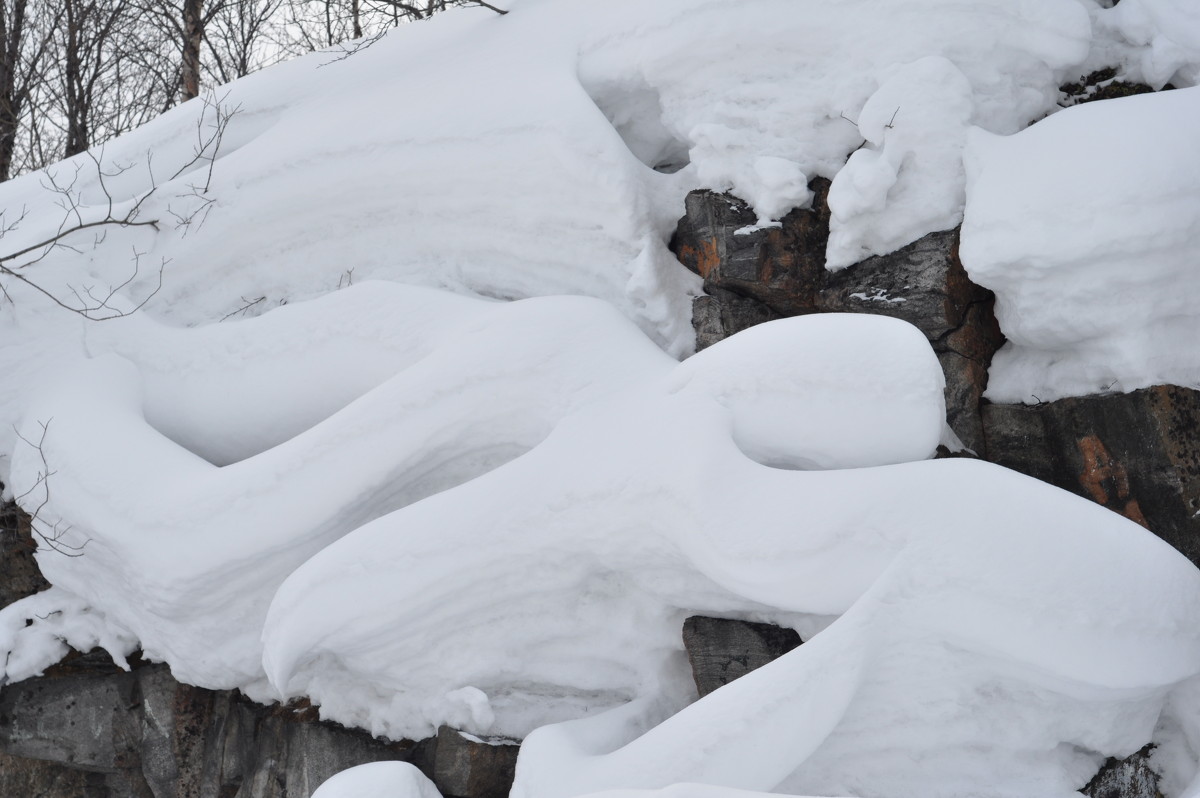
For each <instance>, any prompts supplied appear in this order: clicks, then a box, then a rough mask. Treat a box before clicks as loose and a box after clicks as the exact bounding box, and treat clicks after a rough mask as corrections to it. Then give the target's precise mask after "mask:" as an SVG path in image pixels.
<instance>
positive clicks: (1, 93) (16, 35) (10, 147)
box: [0, 0, 25, 180]
mask: <svg viewBox="0 0 1200 798" xmlns="http://www.w3.org/2000/svg"><path fill="white" fill-rule="evenodd" d="M24 26H25V0H17V2H15V3H14V4H13V9H12V19H11V20H10V19H9V17H8V8H7V7H6V6H5V5H4V4H2V3H0V46H2V47H3V48H4V52H3V54H2V55H0V180H8V178H9V176H10V175H11V173H12V160H13V152H14V150H16V146H17V120H18V119H19V118H20V115H21V108H20V106H19V104H18V100H17V96H16V87H17V85H16V84H17V70H18V69H20V63H19V59H20V57H21V38H22V34H23V33H24V31H23V30H22V29H23V28H24Z"/></svg>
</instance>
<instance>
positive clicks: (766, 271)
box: [671, 178, 829, 335]
mask: <svg viewBox="0 0 1200 798" xmlns="http://www.w3.org/2000/svg"><path fill="white" fill-rule="evenodd" d="M810 188H811V189H812V191H813V193H814V197H813V203H812V206H813V210H801V209H796V210H793V211H792V212H790V213H789V214H788V215H787V216H785V217H784V218H783V219H782V220H781V221H780V225H779V226H778V227H767V228H756V229H751V228H753V226H754V224H755V223H756V221H757V216H756V215H755V213H754V211H753V210H751V209H750V206H748V205H747V204H746V203H745V202H743V201H742V200H740V199H738V198H737V197H734V196H732V195H730V194H715V193H713V192H711V191H693V192H691V193H690V194H688V196H687V199H686V201H685V207H686V213H685V214H684V217H683V218H682V219H680V220H679V226H678V227H677V228H676V231H675V235H674V237H673V238H672V240H671V249H672V250H673V251H674V252H675V254H676V256H677V257H678V258H679V260H680V262H681V263H683V264H684V265H685V266H687V267H688V268H689V269H691V270H692V271H694V272H696V273H697V274H699V275H700V276H701V277H703V278H704V287H705V290H707V291H709V292H710V293H711V290H712V289H714V288H719V289H723V290H726V291H729V292H732V293H734V294H737V295H740V296H744V297H750V298H751V299H754V300H757V301H758V302H759V303H760V304H762V305H765V306H766V307H767V308H769V309H770V310H772V311H774V312H775V313H778V314H780V315H781V316H795V315H797V314H800V313H812V312H813V311H814V309H815V301H816V293H817V291H818V290H819V289H820V287H821V284H822V275H823V273H824V271H825V243H826V241H828V239H829V208H828V205H827V204H826V197H827V196H828V194H829V181H828V180H823V179H820V178H817V179H815V180H813V182H812V184H811V185H810ZM738 331H739V330H736V329H734V330H729V331H728V332H727V333H726V335H732V334H733V333H735V332H738Z"/></svg>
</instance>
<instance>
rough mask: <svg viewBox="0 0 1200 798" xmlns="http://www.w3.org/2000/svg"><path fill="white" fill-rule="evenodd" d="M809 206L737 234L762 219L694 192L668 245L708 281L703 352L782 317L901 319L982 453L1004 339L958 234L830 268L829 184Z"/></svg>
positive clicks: (732, 201) (730, 200)
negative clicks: (962, 257)
mask: <svg viewBox="0 0 1200 798" xmlns="http://www.w3.org/2000/svg"><path fill="white" fill-rule="evenodd" d="M812 188H813V193H814V200H813V206H812V209H810V210H794V211H792V212H791V213H789V214H788V215H787V216H785V217H784V218H783V219H782V220H780V226H779V227H777V228H766V229H759V230H752V231H750V232H747V233H742V234H739V233H738V231H739V230H744V229H745V228H746V227H747V226H749V225H753V224H754V223H755V215H754V212H753V211H752V210H751V209H750V208H749V207H748V206H747V205H746V204H745V203H744V202H742V201H741V200H739V199H737V198H736V197H732V196H730V195H727V194H714V193H713V192H711V191H693V192H692V193H691V194H689V195H688V197H687V200H686V203H685V207H686V213H685V215H684V217H683V218H682V219H681V220H680V221H679V225H678V227H677V228H676V231H675V236H674V238H673V239H672V241H671V247H672V249H673V251H674V252H675V254H676V256H677V257H678V258H679V260H680V262H682V263H683V264H684V265H685V266H687V267H688V268H689V269H691V270H692V271H694V272H696V273H697V274H699V275H700V276H701V277H703V278H704V290H705V295H703V296H700V297H698V298H697V299H696V300H695V301H694V303H693V305H692V325H693V327H694V328H695V330H696V348H697V350H699V349H704V348H705V347H708V346H711V345H712V344H714V343H716V342H717V341H720V340H722V339H724V338H728V337H729V336H730V335H734V334H736V333H738V332H741V331H742V330H744V329H746V328H748V327H752V326H754V325H755V324H761V323H763V322H765V321H771V320H772V319H777V318H781V317H784V316H796V315H803V314H808V313H830V312H839V313H870V314H876V315H883V316H892V317H894V318H898V319H903V320H905V321H907V322H909V323H911V324H913V325H915V326H916V327H917V328H918V329H920V330H921V331H922V332H924V333H925V336H926V337H927V338H928V339H929V342H930V344H931V345H932V346H933V349H934V351H935V352H936V353H937V355H938V360H939V361H940V362H941V365H942V370H943V371H944V372H945V375H946V419H947V422H948V423H949V425H950V428H951V429H953V430H954V432H955V434H957V435H958V437H959V439H960V440H961V441H962V443H963V444H964V445H965V446H966V447H967V448H969V449H971V450H972V451H973V452H975V453H977V454H979V455H983V453H984V452H983V447H984V439H983V425H982V422H981V420H980V417H979V404H980V401H981V397H982V396H983V391H984V389H985V388H986V387H987V369H988V366H989V365H990V363H991V359H992V355H993V354H995V352H996V350H997V349H998V348H999V347H1000V345H1001V344H1002V343H1003V342H1004V336H1003V335H1001V333H1000V327H999V325H998V324H997V323H996V319H995V316H994V315H993V313H992V305H993V297H992V294H991V292H989V291H987V290H985V289H983V288H981V287H980V286H978V285H975V284H974V283H972V282H971V281H970V279H969V278H968V277H967V273H966V270H964V269H963V266H962V263H961V262H959V259H958V231H956V230H949V231H945V232H938V233H930V234H929V235H927V236H924V237H923V238H921V239H919V240H917V241H914V242H913V243H911V244H909V245H908V246H905V247H902V248H901V249H899V250H897V251H896V252H892V253H889V254H887V255H879V256H876V257H872V258H867V259H866V260H864V261H862V262H860V263H856V264H854V265H853V266H850V267H849V268H846V269H842V270H841V271H838V272H834V273H830V272H827V271H826V270H825V245H826V243H827V241H828V231H829V211H828V207H827V204H826V197H827V195H828V182H827V181H823V180H815V181H813V184H812Z"/></svg>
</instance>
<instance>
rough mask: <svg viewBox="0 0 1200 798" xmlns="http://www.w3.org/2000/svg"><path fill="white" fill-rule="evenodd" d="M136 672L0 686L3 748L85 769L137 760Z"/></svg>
mask: <svg viewBox="0 0 1200 798" xmlns="http://www.w3.org/2000/svg"><path fill="white" fill-rule="evenodd" d="M135 681H136V677H135V676H134V674H132V673H120V674H114V675H113V676H112V677H110V678H105V679H101V680H92V679H90V678H89V677H88V676H86V675H78V676H66V677H62V678H57V679H31V680H29V681H26V682H21V683H19V684H15V685H8V686H6V687H5V688H4V690H2V691H0V751H2V752H3V753H5V754H9V755H10V756H18V757H23V758H27V759H43V760H47V761H51V762H58V763H61V764H64V765H70V766H72V767H75V768H79V769H82V770H96V771H109V772H115V771H117V770H120V769H124V768H128V767H132V766H133V763H134V762H136V761H137V757H138V754H137V745H138V740H137V739H136V735H135V734H134V727H135V726H136V713H134V712H130V711H129V710H130V709H136V708H137V699H136V697H135Z"/></svg>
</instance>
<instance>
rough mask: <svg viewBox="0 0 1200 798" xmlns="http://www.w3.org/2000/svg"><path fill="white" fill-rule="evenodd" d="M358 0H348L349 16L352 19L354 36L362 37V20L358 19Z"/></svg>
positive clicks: (356, 37)
mask: <svg viewBox="0 0 1200 798" xmlns="http://www.w3.org/2000/svg"><path fill="white" fill-rule="evenodd" d="M358 3H359V0H350V16H351V17H353V19H354V38H355V39H361V38H362V35H363V34H362V20H361V19H359V13H358Z"/></svg>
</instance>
